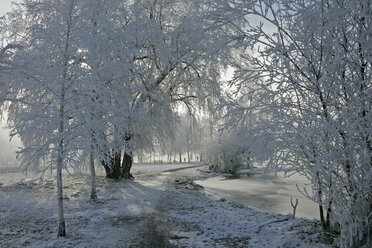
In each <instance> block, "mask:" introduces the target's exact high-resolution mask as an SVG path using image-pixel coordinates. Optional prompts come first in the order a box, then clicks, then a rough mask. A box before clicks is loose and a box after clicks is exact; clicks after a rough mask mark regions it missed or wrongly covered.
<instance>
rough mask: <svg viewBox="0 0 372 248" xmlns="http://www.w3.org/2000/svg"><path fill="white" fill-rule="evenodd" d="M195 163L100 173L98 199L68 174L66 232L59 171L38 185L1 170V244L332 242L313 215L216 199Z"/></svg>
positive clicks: (291, 244)
mask: <svg viewBox="0 0 372 248" xmlns="http://www.w3.org/2000/svg"><path fill="white" fill-rule="evenodd" d="M188 166H191V167H192V168H188V169H185V167H188ZM196 166H198V165H197V164H191V165H190V164H162V165H160V164H158V165H145V164H144V165H134V168H133V172H134V176H135V177H136V179H135V180H134V181H132V180H122V181H115V180H110V179H106V178H104V176H98V178H97V189H98V197H99V201H98V202H91V201H90V199H89V188H90V186H89V177H88V176H85V175H83V176H70V175H64V195H65V201H64V203H65V217H66V228H67V237H64V238H57V237H56V233H57V204H56V200H55V199H56V193H55V191H56V190H55V188H56V185H55V182H54V178H53V176H51V177H49V178H48V177H46V178H45V179H44V181H43V182H42V183H40V184H39V181H38V180H32V179H30V178H26V179H24V178H23V179H22V180H21V181H19V180H18V182H16V183H14V182H12V181H14V180H15V179H19V178H18V177H19V174H15V173H13V174H12V173H11V174H9V173H8V174H2V175H0V182H1V183H3V184H2V186H0V227H1V228H0V247H322V246H324V247H325V246H326V245H323V244H320V243H317V242H318V240H319V236H320V235H319V233H318V230H319V227H318V226H317V225H315V224H314V222H312V221H310V220H307V219H292V218H289V217H288V216H283V215H278V214H271V213H267V212H262V211H258V210H254V209H251V208H249V207H246V206H244V205H242V204H238V203H234V202H229V201H226V200H224V199H215V198H212V197H210V196H209V194H207V193H206V192H204V190H203V187H201V186H199V185H197V184H196V183H194V182H193V180H196V179H205V178H208V177H210V176H211V175H212V174H211V173H207V172H205V171H204V168H203V167H201V166H198V167H196ZM16 181H17V180H16Z"/></svg>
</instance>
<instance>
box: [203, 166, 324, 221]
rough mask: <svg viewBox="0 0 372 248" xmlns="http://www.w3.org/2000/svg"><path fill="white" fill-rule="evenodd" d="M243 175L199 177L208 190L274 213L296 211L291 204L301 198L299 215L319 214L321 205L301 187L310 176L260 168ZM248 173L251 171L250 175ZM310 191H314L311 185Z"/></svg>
mask: <svg viewBox="0 0 372 248" xmlns="http://www.w3.org/2000/svg"><path fill="white" fill-rule="evenodd" d="M247 172H248V173H244V174H240V176H218V177H213V178H209V179H206V180H199V181H196V183H197V184H200V185H202V186H203V187H204V188H205V190H206V192H207V193H209V194H211V195H213V196H215V197H218V198H225V199H227V200H229V201H234V202H239V203H242V204H244V205H247V206H250V207H253V208H256V209H259V210H264V211H268V212H272V213H280V214H288V213H292V207H291V204H290V199H291V197H292V198H293V201H295V200H296V198H297V199H298V202H299V203H298V206H297V211H296V217H304V218H309V219H314V218H317V219H318V218H319V213H318V211H319V207H318V205H317V204H315V203H314V202H312V201H310V200H308V199H306V198H305V197H304V196H303V195H302V194H301V193H300V192H299V191H298V189H297V187H296V184H297V185H298V187H299V188H300V189H303V187H305V186H306V184H307V180H306V178H304V177H302V176H299V175H293V176H291V177H289V178H284V173H282V172H279V173H278V175H277V177H275V176H274V174H273V173H271V174H266V175H264V176H262V174H261V173H258V171H257V170H249V171H247ZM247 174H248V175H247ZM307 191H308V192H311V189H310V188H309V186H307Z"/></svg>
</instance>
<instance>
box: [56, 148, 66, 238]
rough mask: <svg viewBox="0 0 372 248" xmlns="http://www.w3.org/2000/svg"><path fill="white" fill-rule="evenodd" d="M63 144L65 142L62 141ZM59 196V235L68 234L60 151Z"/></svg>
mask: <svg viewBox="0 0 372 248" xmlns="http://www.w3.org/2000/svg"><path fill="white" fill-rule="evenodd" d="M62 145H63V143H62ZM57 198H58V234H57V236H58V237H64V236H66V226H65V216H64V213H63V188H62V154H61V152H58V162H57Z"/></svg>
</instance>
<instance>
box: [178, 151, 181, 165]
mask: <svg viewBox="0 0 372 248" xmlns="http://www.w3.org/2000/svg"><path fill="white" fill-rule="evenodd" d="M178 156H179V160H180V163H182V156H181V151H179V152H178Z"/></svg>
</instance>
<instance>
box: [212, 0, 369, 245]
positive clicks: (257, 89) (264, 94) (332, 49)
mask: <svg viewBox="0 0 372 248" xmlns="http://www.w3.org/2000/svg"><path fill="white" fill-rule="evenodd" d="M219 4H220V10H221V11H220V12H219V13H218V14H216V19H217V20H218V22H216V23H218V24H219V25H221V26H224V27H225V30H226V32H227V34H228V35H229V36H230V37H231V39H232V42H235V44H236V45H237V46H240V49H243V52H241V56H240V58H239V60H238V62H237V63H236V64H235V68H236V71H235V76H234V80H233V83H234V87H236V88H237V89H238V90H239V89H245V90H246V91H245V92H243V97H245V99H246V101H245V103H244V102H240V103H239V102H238V103H237V102H236V101H232V103H231V104H230V105H229V104H227V105H228V107H230V116H234V118H233V120H237V121H239V120H240V119H244V118H245V117H246V116H249V115H250V113H251V111H252V110H259V111H260V112H261V113H262V114H265V115H267V116H268V117H270V118H269V120H270V123H269V125H266V126H265V130H266V132H268V133H270V134H271V135H272V136H273V137H275V140H274V141H273V142H272V145H273V147H274V151H275V152H274V153H273V157H272V162H273V163H275V164H276V165H278V166H280V167H283V168H286V169H288V170H290V171H295V172H297V173H300V174H303V175H305V176H306V177H308V178H309V180H310V181H311V183H312V192H305V193H306V194H307V195H308V196H309V197H310V198H311V199H313V200H314V201H315V202H317V203H318V204H319V207H320V219H321V222H322V226H323V228H324V230H325V231H326V232H337V229H339V230H340V232H341V235H340V238H339V241H340V245H341V246H343V247H350V246H352V247H360V246H362V245H366V246H367V247H368V246H370V245H371V242H372V241H371V233H372V232H371V230H372V220H371V212H372V204H371V192H372V191H371V185H372V184H371V173H372V170H371V168H372V167H371V165H372V164H371V162H372V157H371V151H372V147H371V130H372V129H371V123H372V121H371V118H372V116H371V99H372V95H371V92H372V91H371V89H372V84H371V82H372V80H371V53H370V49H371V44H372V43H371V27H370V25H371V21H372V18H371V17H372V16H371V13H372V12H371V3H370V1H363V0H361V1H321V0H311V1H291V0H289V1H261V0H252V1H234V0H227V1H221V2H219ZM252 96H253V97H254V98H253V99H254V102H256V103H254V104H251V103H250V102H249V99H250V98H252ZM257 103H258V104H257Z"/></svg>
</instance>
